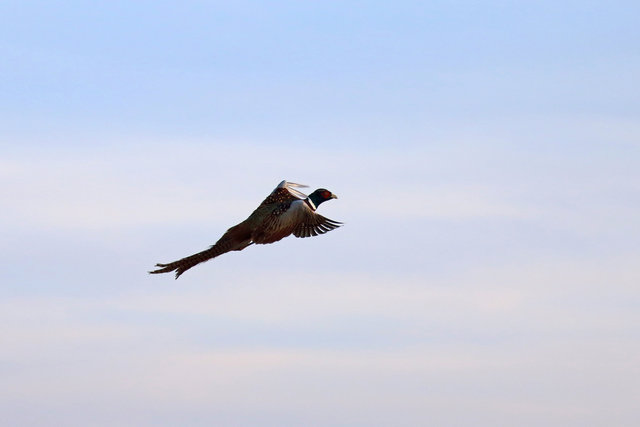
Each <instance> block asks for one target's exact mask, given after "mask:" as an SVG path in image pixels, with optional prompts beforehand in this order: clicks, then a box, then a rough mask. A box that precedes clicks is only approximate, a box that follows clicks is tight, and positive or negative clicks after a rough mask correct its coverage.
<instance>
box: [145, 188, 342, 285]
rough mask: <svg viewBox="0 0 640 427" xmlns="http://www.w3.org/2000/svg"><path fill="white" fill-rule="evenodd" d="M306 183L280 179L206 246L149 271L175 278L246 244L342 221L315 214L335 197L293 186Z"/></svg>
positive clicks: (310, 233) (321, 228)
mask: <svg viewBox="0 0 640 427" xmlns="http://www.w3.org/2000/svg"><path fill="white" fill-rule="evenodd" d="M301 187H307V186H306V185H302V184H296V183H293V182H287V181H282V182H281V183H280V184H278V186H277V187H276V188H275V190H273V191H272V192H271V194H269V195H268V196H267V198H266V199H264V201H263V202H262V203H261V204H260V206H258V208H257V209H256V210H255V211H253V213H252V214H251V215H249V217H248V218H247V219H245V220H244V221H242V222H241V223H240V224H238V225H234V226H233V227H231V228H230V229H228V230H227V232H226V233H224V234H223V235H222V237H221V238H220V239H219V240H218V241H217V242H216V244H215V245H213V246H211V247H210V248H209V249H207V250H204V251H202V252H199V253H197V254H194V255H191V256H188V257H186V258H182V259H179V260H178V261H174V262H170V263H168V264H156V267H160V268H158V269H157V270H153V271H150V272H149V273H151V274H158V273H169V272H172V271H175V272H176V279H177V278H178V277H180V275H181V274H182V273H184V272H185V271H187V270H188V269H190V268H191V267H193V266H194V265H197V264H200V263H201V262H205V261H208V260H210V259H211V258H215V257H217V256H219V255H222V254H224V253H226V252H230V251H241V250H243V249H244V248H246V247H247V246H249V245H252V244H254V243H255V244H258V245H264V244H267V243H273V242H277V241H278V240H281V239H283V238H285V237H287V236H289V235H290V234H293V235H294V236H296V237H311V236H317V235H318V234H324V233H326V232H327V231H331V230H334V229H336V228H338V227H340V226H341V225H342V223H341V222H338V221H334V220H331V219H329V218H325V217H323V216H322V215H319V214H317V213H316V209H318V206H320V204H322V203H324V202H326V201H327V200H331V199H337V198H338V197H337V196H336V195H335V194H333V193H331V191H329V190H326V189H324V188H319V189H317V190H316V191H314V192H313V193H311V194H309V196H307V195H306V194H304V193H302V192H301V191H299V190H296V188H301Z"/></svg>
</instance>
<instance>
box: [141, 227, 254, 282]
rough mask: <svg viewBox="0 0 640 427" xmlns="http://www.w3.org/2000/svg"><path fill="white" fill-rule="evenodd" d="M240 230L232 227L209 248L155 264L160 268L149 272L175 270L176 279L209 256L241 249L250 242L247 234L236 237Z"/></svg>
mask: <svg viewBox="0 0 640 427" xmlns="http://www.w3.org/2000/svg"><path fill="white" fill-rule="evenodd" d="M241 231H242V228H241V227H239V225H238V226H235V227H232V228H231V229H229V230H228V231H227V232H226V233H225V234H224V236H222V237H221V238H220V240H218V242H217V243H216V244H215V245H213V246H211V247H210V248H209V249H206V250H204V251H202V252H198V253H197V254H193V255H191V256H188V257H186V258H182V259H179V260H178V261H174V262H170V263H168V264H156V267H160V268H158V269H157V270H153V271H150V272H149V274H158V273H170V272H172V271H175V272H176V279H177V278H178V277H180V275H181V274H182V273H184V272H185V271H187V270H188V269H190V268H191V267H193V266H194V265H197V264H200V263H201V262H205V261H208V260H210V259H211V258H215V257H217V256H219V255H222V254H224V253H227V252H229V251H241V250H242V249H244V248H246V247H247V246H249V245H250V244H251V240H250V236H249V238H247V236H242V237H241V238H238V237H240V235H239V232H241Z"/></svg>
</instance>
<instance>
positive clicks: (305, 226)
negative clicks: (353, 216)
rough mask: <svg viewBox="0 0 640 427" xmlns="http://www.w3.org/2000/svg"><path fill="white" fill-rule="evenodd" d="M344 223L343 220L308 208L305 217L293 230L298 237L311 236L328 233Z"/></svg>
mask: <svg viewBox="0 0 640 427" xmlns="http://www.w3.org/2000/svg"><path fill="white" fill-rule="evenodd" d="M341 225H342V223H341V222H338V221H334V220H332V219H329V218H326V217H324V216H322V215H320V214H317V213H315V212H312V211H311V210H308V211H307V212H306V213H305V216H304V219H303V220H302V221H301V222H300V223H299V224H298V225H297V226H296V228H295V229H294V230H293V235H294V236H296V237H311V236H317V235H319V234H324V233H327V232H329V231H331V230H335V229H336V228H338V227H340V226H341Z"/></svg>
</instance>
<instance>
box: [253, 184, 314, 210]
mask: <svg viewBox="0 0 640 427" xmlns="http://www.w3.org/2000/svg"><path fill="white" fill-rule="evenodd" d="M304 187H307V186H306V185H303V184H296V183H295V182H287V181H282V182H281V183H280V184H278V186H277V187H276V188H275V189H274V190H273V191H272V192H271V194H269V195H268V196H267V198H266V199H264V201H263V202H262V203H261V204H260V206H261V207H262V206H265V205H270V204H273V203H287V202H292V201H294V200H300V199H305V198H306V197H307V195H306V194H304V193H303V192H301V191H298V190H296V188H304Z"/></svg>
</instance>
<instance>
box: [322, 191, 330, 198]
mask: <svg viewBox="0 0 640 427" xmlns="http://www.w3.org/2000/svg"><path fill="white" fill-rule="evenodd" d="M322 197H324V198H325V199H328V198H330V197H331V193H329V192H328V191H325V192H323V193H322Z"/></svg>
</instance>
